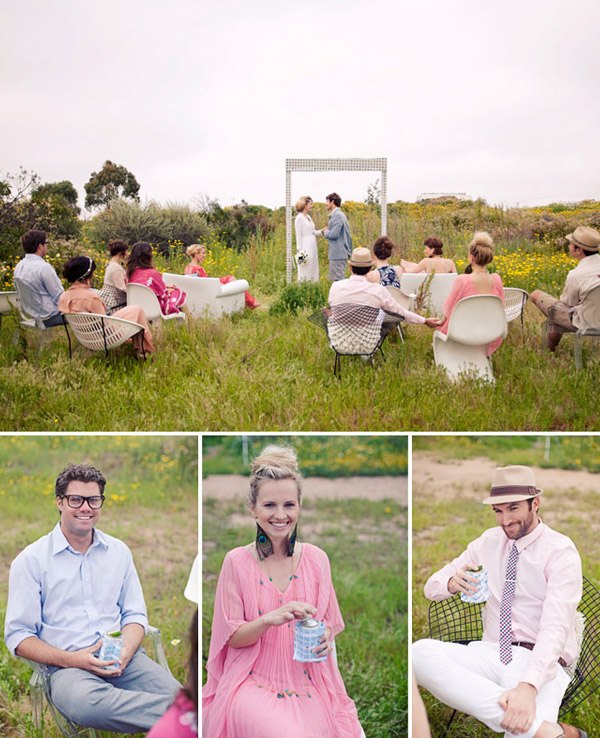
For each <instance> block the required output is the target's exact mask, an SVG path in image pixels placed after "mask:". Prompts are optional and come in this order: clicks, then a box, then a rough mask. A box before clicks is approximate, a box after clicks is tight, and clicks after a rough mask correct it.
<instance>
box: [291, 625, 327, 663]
mask: <svg viewBox="0 0 600 738" xmlns="http://www.w3.org/2000/svg"><path fill="white" fill-rule="evenodd" d="M325 630H326V628H325V623H324V622H323V621H322V620H321V621H319V620H315V619H314V618H306V620H297V621H296V630H295V632H294V661H325V660H326V659H327V654H326V653H324V654H322V655H321V656H318V655H317V654H316V653H315V651H314V649H315V648H316V647H317V646H318V645H319V642H320V641H321V638H323V636H324V635H325Z"/></svg>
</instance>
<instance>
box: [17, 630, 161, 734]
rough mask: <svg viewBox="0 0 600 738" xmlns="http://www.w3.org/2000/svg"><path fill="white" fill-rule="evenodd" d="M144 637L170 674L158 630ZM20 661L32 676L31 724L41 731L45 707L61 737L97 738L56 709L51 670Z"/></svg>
mask: <svg viewBox="0 0 600 738" xmlns="http://www.w3.org/2000/svg"><path fill="white" fill-rule="evenodd" d="M146 635H147V636H148V638H149V639H150V642H151V644H152V650H153V657H154V660H155V661H156V663H157V664H158V665H159V666H161V667H162V668H163V669H164V670H165V671H167V672H168V673H169V674H170V673H171V670H170V668H169V664H168V662H167V658H166V656H165V651H164V648H163V645H162V639H161V636H160V630H159V629H158V628H155V627H154V626H152V625H149V626H148V628H147V630H146ZM22 661H25V662H26V663H27V664H28V665H29V666H31V668H32V669H33V674H32V675H31V679H30V680H29V691H30V696H31V706H32V712H33V723H34V725H35V727H36V728H37V729H38V730H42V729H43V727H44V708H45V707H46V705H47V707H48V710H49V712H50V715H51V719H53V720H54V722H55V723H56V726H57V727H58V729H59V730H60V732H61V733H62V735H64V736H66V738H80V737H82V736H87V737H88V738H98V736H99V733H98V731H97V730H96V729H95V728H86V727H84V726H81V725H76V724H75V723H73V722H72V721H71V720H69V719H68V718H67V717H65V716H64V715H63V714H62V713H61V712H60V710H59V709H58V708H57V707H56V705H55V704H54V702H53V701H52V692H51V688H50V681H51V676H52V670H51V669H50V668H49V667H48V666H46V665H45V664H40V663H38V662H36V661H30V660H29V659H22Z"/></svg>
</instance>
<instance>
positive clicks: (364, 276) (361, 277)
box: [348, 274, 369, 282]
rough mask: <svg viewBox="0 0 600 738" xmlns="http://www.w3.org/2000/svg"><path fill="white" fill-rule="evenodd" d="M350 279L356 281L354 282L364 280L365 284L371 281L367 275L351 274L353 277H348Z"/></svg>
mask: <svg viewBox="0 0 600 738" xmlns="http://www.w3.org/2000/svg"><path fill="white" fill-rule="evenodd" d="M348 279H354V280H357V279H360V280H363V281H365V282H368V281H369V280H368V279H367V275H366V274H351V275H350V276H349V277H348Z"/></svg>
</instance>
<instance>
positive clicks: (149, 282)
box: [127, 241, 187, 315]
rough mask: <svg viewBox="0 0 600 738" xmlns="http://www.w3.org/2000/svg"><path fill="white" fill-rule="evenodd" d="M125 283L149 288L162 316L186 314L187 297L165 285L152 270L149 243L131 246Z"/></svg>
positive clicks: (159, 274) (139, 242)
mask: <svg viewBox="0 0 600 738" xmlns="http://www.w3.org/2000/svg"><path fill="white" fill-rule="evenodd" d="M127 281H128V282H131V283H133V284H143V285H144V286H146V287H150V289H151V290H152V292H154V294H155V295H156V296H157V297H158V302H159V303H160V309H161V310H162V313H163V315H171V314H172V313H178V312H180V311H183V312H186V310H185V301H186V299H187V295H186V294H185V292H183V290H180V289H179V287H175V286H174V285H166V284H165V280H164V279H163V276H162V274H161V273H160V272H159V271H158V269H155V268H154V264H153V262H152V246H150V244H149V243H146V242H145V241H138V242H137V243H134V244H133V247H132V249H131V254H130V255H129V259H128V261H127Z"/></svg>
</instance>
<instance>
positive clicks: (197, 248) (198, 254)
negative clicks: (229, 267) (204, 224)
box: [183, 243, 259, 310]
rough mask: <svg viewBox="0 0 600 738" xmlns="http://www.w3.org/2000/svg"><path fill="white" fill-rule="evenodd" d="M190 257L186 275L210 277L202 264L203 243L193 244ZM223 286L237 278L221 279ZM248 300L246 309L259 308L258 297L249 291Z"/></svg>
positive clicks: (204, 254) (188, 253)
mask: <svg viewBox="0 0 600 738" xmlns="http://www.w3.org/2000/svg"><path fill="white" fill-rule="evenodd" d="M185 253H186V254H187V255H188V256H189V257H190V263H189V264H188V265H187V266H186V267H185V269H184V270H183V273H184V274H189V275H193V274H195V275H196V276H197V277H208V274H207V273H206V269H205V268H204V267H203V266H202V262H203V261H204V259H206V246H204V245H203V244H201V243H193V244H192V245H191V246H188V247H187V249H186V252H185ZM219 282H221V284H228V283H229V282H235V277H234V276H233V275H232V274H228V275H227V276H226V277H219ZM244 296H245V299H246V307H247V308H250V309H251V310H252V309H254V308H257V307H258V306H259V302H258V301H257V299H256V297H253V296H252V295H251V294H250V293H249V292H248V290H246V292H244Z"/></svg>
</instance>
